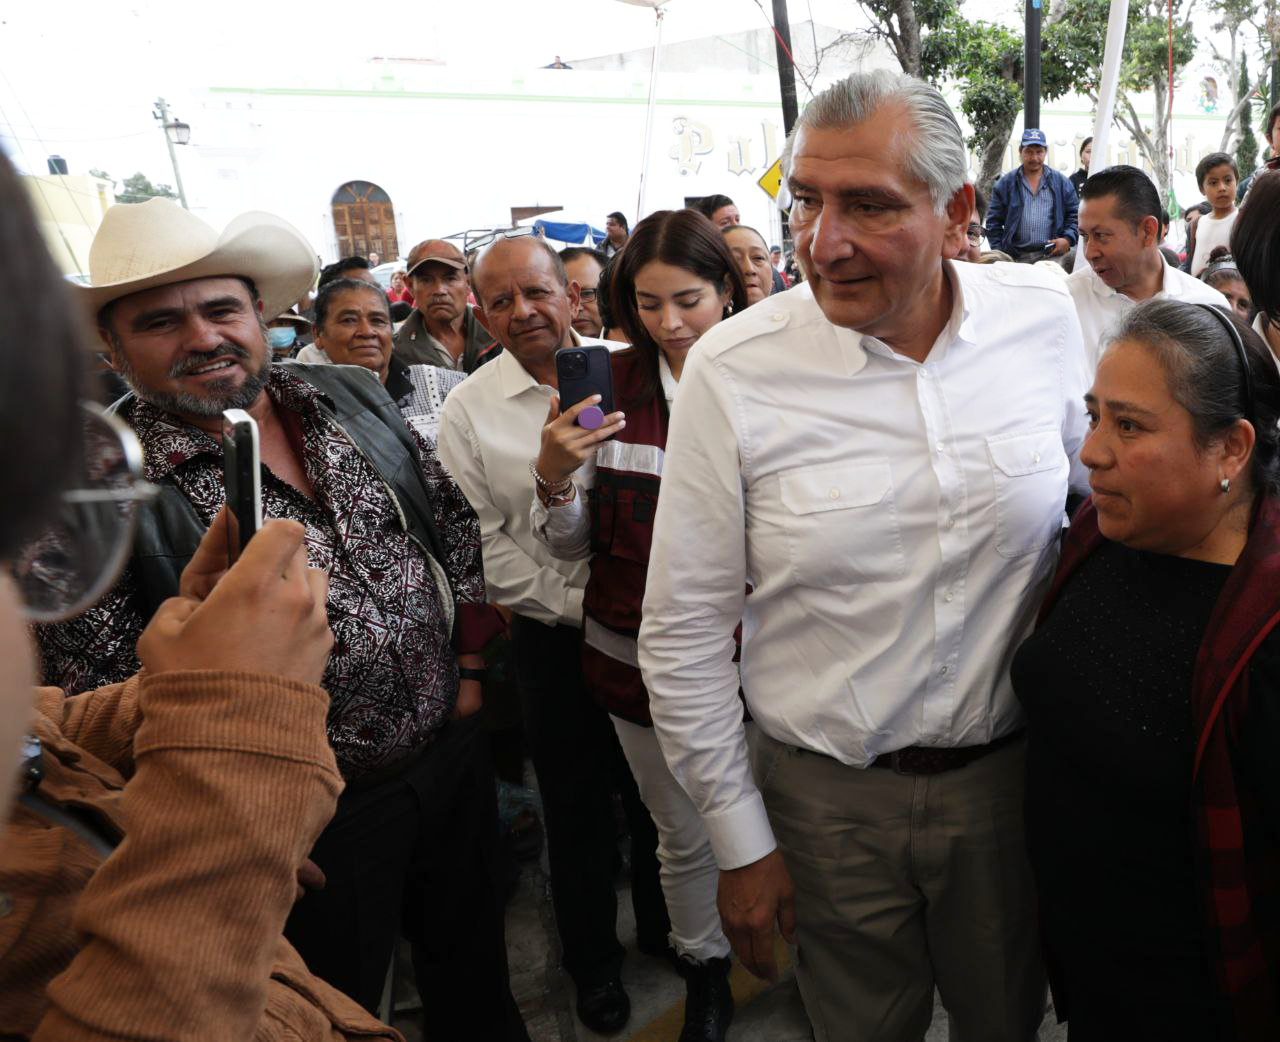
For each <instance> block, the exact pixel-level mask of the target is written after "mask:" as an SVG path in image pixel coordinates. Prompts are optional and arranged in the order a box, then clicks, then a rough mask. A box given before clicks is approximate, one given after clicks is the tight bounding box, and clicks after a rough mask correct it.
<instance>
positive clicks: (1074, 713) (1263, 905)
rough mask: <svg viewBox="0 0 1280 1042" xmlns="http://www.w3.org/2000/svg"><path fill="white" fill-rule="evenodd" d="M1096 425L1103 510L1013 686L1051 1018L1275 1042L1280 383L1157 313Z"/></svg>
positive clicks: (1099, 400) (1194, 321)
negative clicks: (1023, 722)
mask: <svg viewBox="0 0 1280 1042" xmlns="http://www.w3.org/2000/svg"><path fill="white" fill-rule="evenodd" d="M1084 404H1085V408H1086V409H1087V410H1088V413H1089V416H1090V418H1091V425H1090V426H1091V429H1090V434H1089V436H1088V438H1087V439H1086V440H1085V442H1084V444H1083V446H1082V447H1081V450H1080V461H1081V463H1083V464H1085V465H1086V466H1087V467H1088V468H1089V482H1090V485H1091V486H1092V489H1093V495H1092V496H1091V497H1090V499H1089V500H1087V501H1086V502H1085V504H1084V505H1083V506H1082V507H1081V509H1080V511H1079V512H1078V513H1077V515H1076V517H1075V520H1074V521H1073V523H1072V526H1071V529H1070V531H1069V533H1068V536H1067V540H1066V544H1065V547H1064V550H1063V554H1062V560H1061V563H1060V565H1059V568H1058V573H1057V576H1056V578H1055V579H1054V582H1053V585H1052V588H1051V591H1050V594H1049V597H1048V600H1047V601H1046V603H1045V605H1044V607H1043V608H1042V610H1041V615H1040V622H1039V627H1038V629H1037V630H1036V632H1035V633H1034V634H1033V635H1032V636H1030V637H1029V638H1028V639H1027V640H1026V641H1025V642H1024V643H1023V644H1022V645H1021V647H1020V648H1019V649H1018V651H1017V653H1016V654H1015V657H1014V660H1013V667H1012V678H1013V683H1014V688H1015V690H1016V692H1017V695H1018V697H1019V699H1020V700H1021V702H1022V704H1023V708H1024V709H1025V711H1026V715H1027V720H1028V732H1029V748H1028V784H1027V836H1028V845H1029V848H1030V853H1031V859H1032V866H1033V868H1034V870H1035V874H1036V881H1037V886H1038V888H1039V892H1040V908H1041V920H1042V932H1043V938H1042V939H1043V944H1044V949H1045V954H1046V964H1047V966H1048V967H1049V972H1050V983H1051V986H1052V988H1053V994H1054V1005H1055V1008H1056V1010H1057V1012H1058V1016H1059V1018H1060V1019H1065V1020H1066V1021H1067V1023H1068V1025H1069V1031H1070V1035H1069V1037H1070V1039H1071V1040H1072V1042H1087V1040H1091V1039H1094V1040H1114V1039H1121V1038H1123V1039H1136V1038H1158V1039H1161V1042H1173V1040H1185V1042H1193V1040H1194V1042H1205V1040H1209V1039H1213V1040H1227V1039H1231V1040H1240V1042H1245V1040H1254V1039H1264V1038H1268V1039H1273V1038H1280V1007H1278V1005H1277V997H1278V992H1277V976H1278V972H1280V906H1278V905H1277V900H1278V899H1280V875H1278V874H1277V865H1280V769H1278V765H1280V761H1278V760H1277V757H1276V754H1275V750H1276V748H1277V747H1278V746H1280V629H1278V628H1277V625H1278V624H1280V495H1278V494H1277V490H1278V489H1280V445H1278V444H1277V428H1276V424H1277V420H1278V419H1280V376H1278V375H1277V372H1276V368H1275V366H1274V365H1272V364H1271V362H1270V359H1269V358H1268V355H1267V352H1266V350H1265V348H1264V346H1263V345H1262V343H1261V342H1260V341H1259V339H1258V337H1257V336H1256V335H1255V334H1254V333H1253V332H1252V331H1251V330H1250V329H1249V328H1248V326H1246V325H1245V323H1244V322H1242V321H1241V320H1240V319H1239V318H1238V317H1236V316H1234V315H1231V314H1228V313H1227V312H1226V311H1225V310H1223V309H1218V308H1214V307H1211V306H1208V305H1203V304H1189V303H1185V302H1181V301H1173V300H1168V299H1153V300H1150V301H1146V302H1144V303H1142V304H1140V305H1138V306H1137V307H1135V308H1134V309H1133V310H1132V311H1131V312H1129V314H1128V315H1127V316H1126V317H1125V318H1124V319H1123V320H1122V322H1121V324H1120V326H1119V327H1118V329H1117V330H1116V332H1115V333H1114V334H1113V336H1112V337H1111V340H1110V343H1109V346H1108V347H1107V348H1106V350H1105V352H1104V354H1103V355H1102V358H1101V361H1100V362H1099V365H1098V369H1097V374H1096V377H1095V380H1094V384H1093V387H1092V389H1091V390H1090V392H1089V393H1088V394H1087V395H1086V396H1085V403H1084ZM1014 480H1017V479H1014Z"/></svg>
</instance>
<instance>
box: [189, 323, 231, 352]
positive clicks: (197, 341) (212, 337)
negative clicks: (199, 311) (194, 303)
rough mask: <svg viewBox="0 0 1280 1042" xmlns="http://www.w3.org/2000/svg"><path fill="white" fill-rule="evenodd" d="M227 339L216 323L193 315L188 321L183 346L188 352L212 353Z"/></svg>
mask: <svg viewBox="0 0 1280 1042" xmlns="http://www.w3.org/2000/svg"><path fill="white" fill-rule="evenodd" d="M225 339H226V338H225V337H224V336H223V335H222V330H220V329H219V328H218V326H217V325H216V324H215V323H213V322H210V321H209V320H208V319H206V318H205V317H204V316H203V315H192V316H190V318H189V319H188V320H187V324H186V330H185V336H184V337H183V345H182V346H183V347H185V348H186V349H187V350H188V351H212V350H214V349H215V348H217V347H219V346H220V345H221V344H222V343H223V342H224V340H225Z"/></svg>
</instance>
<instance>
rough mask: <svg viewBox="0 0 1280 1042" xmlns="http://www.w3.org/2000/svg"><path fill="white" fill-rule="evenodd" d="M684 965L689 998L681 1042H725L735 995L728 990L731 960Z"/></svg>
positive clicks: (715, 960)
mask: <svg viewBox="0 0 1280 1042" xmlns="http://www.w3.org/2000/svg"><path fill="white" fill-rule="evenodd" d="M680 961H681V962H682V963H684V979H685V989H686V997H685V1002H684V1028H683V1030H682V1031H681V1032H680V1040H679V1042H724V1037H725V1034H726V1033H727V1032H728V1030H729V1023H730V1021H732V1020H733V993H732V992H731V991H730V990H729V967H730V965H731V963H730V960H729V959H728V957H725V958H723V959H707V960H705V961H703V962H694V961H693V960H692V959H690V958H688V957H687V956H686V957H684V958H682V959H681V960H680Z"/></svg>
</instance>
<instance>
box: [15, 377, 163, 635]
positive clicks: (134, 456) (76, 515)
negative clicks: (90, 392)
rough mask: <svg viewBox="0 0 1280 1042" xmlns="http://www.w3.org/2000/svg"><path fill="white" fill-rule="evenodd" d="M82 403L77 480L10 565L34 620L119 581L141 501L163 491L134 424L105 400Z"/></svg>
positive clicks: (62, 613) (64, 611)
mask: <svg viewBox="0 0 1280 1042" xmlns="http://www.w3.org/2000/svg"><path fill="white" fill-rule="evenodd" d="M81 407H82V408H83V410H84V430H83V437H84V453H83V458H82V461H81V464H80V472H79V474H78V475H77V476H76V480H75V482H74V487H72V488H70V489H68V490H67V491H66V492H64V493H63V494H62V497H61V503H60V504H59V507H58V511H57V514H56V516H55V517H54V519H53V521H52V522H51V523H50V524H49V525H48V526H47V527H46V528H45V531H44V532H43V533H42V534H41V535H39V536H37V537H36V538H34V539H32V540H31V541H30V542H28V543H27V544H26V545H25V546H23V547H21V548H20V549H19V551H18V552H17V554H15V555H14V558H13V560H12V562H11V563H10V566H9V567H10V572H11V574H12V576H13V580H14V582H15V583H16V585H17V588H18V592H19V594H20V595H21V597H22V603H23V605H24V606H25V610H26V616H27V619H28V620H29V621H31V622H59V621H62V620H63V619H69V618H72V617H73V616H75V615H79V614H80V613H81V612H82V611H84V610H85V609H86V608H88V607H89V606H90V605H92V604H93V603H94V602H95V601H97V600H98V598H100V597H101V596H102V595H103V594H104V593H106V592H107V590H108V589H110V588H111V586H112V585H113V584H114V583H115V581H116V579H118V578H119V576H120V573H121V572H122V571H123V570H124V565H125V562H126V561H127V560H128V557H129V552H130V550H131V548H132V546H133V534H134V531H135V530H136V528H137V524H138V515H139V513H140V509H139V508H140V507H142V506H144V505H145V504H146V503H149V502H150V501H151V500H152V499H154V498H155V495H156V493H157V492H158V491H159V490H158V489H157V488H156V486H155V485H152V484H151V483H150V482H147V481H144V480H143V478H142V474H143V468H142V446H141V445H140V444H138V439H137V436H136V435H135V434H134V433H133V431H131V430H130V429H129V428H128V427H127V426H125V424H124V423H122V422H121V421H120V420H119V419H118V418H117V417H116V416H114V415H112V414H111V413H108V412H107V411H106V410H105V409H103V408H102V407H101V406H100V405H97V404H95V403H93V402H84V403H82V406H81Z"/></svg>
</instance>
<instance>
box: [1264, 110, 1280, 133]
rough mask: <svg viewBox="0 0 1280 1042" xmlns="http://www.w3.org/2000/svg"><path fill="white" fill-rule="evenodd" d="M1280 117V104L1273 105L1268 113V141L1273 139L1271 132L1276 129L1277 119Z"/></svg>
mask: <svg viewBox="0 0 1280 1042" xmlns="http://www.w3.org/2000/svg"><path fill="white" fill-rule="evenodd" d="M1278 119H1280V105H1272V106H1271V111H1270V112H1268V113H1267V141H1268V142H1270V140H1271V132H1272V131H1273V130H1275V129H1276V120H1278Z"/></svg>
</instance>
